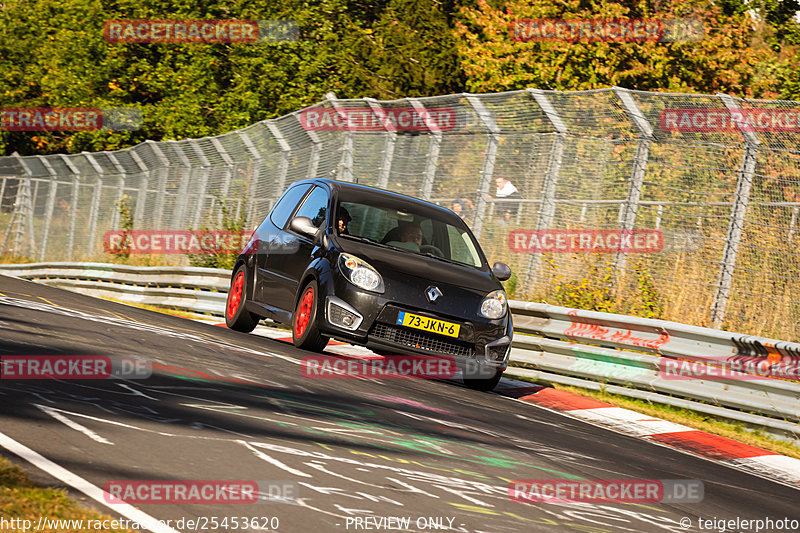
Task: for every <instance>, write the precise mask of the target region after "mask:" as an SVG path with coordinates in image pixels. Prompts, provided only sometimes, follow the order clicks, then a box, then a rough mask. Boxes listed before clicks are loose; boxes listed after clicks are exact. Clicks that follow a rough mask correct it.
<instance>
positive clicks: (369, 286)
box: [339, 254, 383, 292]
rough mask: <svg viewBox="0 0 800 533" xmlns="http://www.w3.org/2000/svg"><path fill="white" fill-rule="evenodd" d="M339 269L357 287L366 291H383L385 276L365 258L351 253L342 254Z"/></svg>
mask: <svg viewBox="0 0 800 533" xmlns="http://www.w3.org/2000/svg"><path fill="white" fill-rule="evenodd" d="M339 270H341V271H342V274H344V277H345V278H347V280H348V281H349V282H350V283H352V284H353V285H355V286H356V287H360V288H362V289H364V290H365V291H372V292H383V278H382V277H381V275H380V274H378V271H377V270H375V269H374V268H372V265H370V264H369V263H367V262H366V261H364V260H363V259H359V258H358V257H356V256H354V255H350V254H340V255H339Z"/></svg>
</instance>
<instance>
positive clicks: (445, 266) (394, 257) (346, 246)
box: [336, 238, 502, 295]
mask: <svg viewBox="0 0 800 533" xmlns="http://www.w3.org/2000/svg"><path fill="white" fill-rule="evenodd" d="M336 244H337V245H338V246H337V247H338V248H339V249H340V250H341V251H343V252H347V253H350V254H353V255H356V256H358V257H360V258H362V259H364V260H365V261H367V262H368V263H369V264H370V265H372V266H373V267H375V268H376V269H377V270H378V272H380V273H381V275H382V276H383V277H384V279H386V278H391V277H392V273H393V272H394V273H398V274H404V275H406V276H413V277H416V278H420V279H421V280H425V281H427V282H428V283H439V284H442V285H450V286H453V287H461V288H464V289H468V290H470V291H475V292H478V293H481V294H483V295H486V294H487V293H489V292H491V291H494V290H497V289H501V288H502V286H501V285H500V283H499V282H498V281H496V280H495V278H494V277H493V276H492V274H491V272H490V271H488V270H479V269H477V268H475V267H471V266H468V265H461V264H458V263H450V262H446V261H439V260H438V259H434V258H432V257H427V256H423V255H419V254H416V253H413V252H405V251H402V250H395V249H392V248H384V247H382V246H376V245H373V244H369V243H362V242H360V241H354V240H351V239H347V238H337V239H336ZM422 283H424V281H423V282H422Z"/></svg>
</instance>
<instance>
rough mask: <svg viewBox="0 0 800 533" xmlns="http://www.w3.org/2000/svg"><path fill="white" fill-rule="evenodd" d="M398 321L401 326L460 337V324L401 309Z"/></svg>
mask: <svg viewBox="0 0 800 533" xmlns="http://www.w3.org/2000/svg"><path fill="white" fill-rule="evenodd" d="M397 323H398V324H399V325H401V326H406V327H409V328H414V329H421V330H423V331H430V332H431V333H437V334H439V335H447V336H448V337H458V331H459V330H460V329H461V325H459V324H454V323H452V322H445V321H444V320H436V319H435V318H428V317H426V316H419V315H415V314H412V313H406V312H405V311H400V312H399V313H398V314H397Z"/></svg>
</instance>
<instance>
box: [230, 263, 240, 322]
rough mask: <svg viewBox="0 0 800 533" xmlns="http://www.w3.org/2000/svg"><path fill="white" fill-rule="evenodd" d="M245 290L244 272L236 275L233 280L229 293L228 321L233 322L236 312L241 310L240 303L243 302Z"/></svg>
mask: <svg viewBox="0 0 800 533" xmlns="http://www.w3.org/2000/svg"><path fill="white" fill-rule="evenodd" d="M243 288H244V271H242V272H239V273H238V274H236V277H235V278H233V284H232V285H231V290H230V292H229V293H228V311H227V313H228V319H229V320H233V316H234V315H235V314H236V310H237V309H239V303H241V301H242V289H243Z"/></svg>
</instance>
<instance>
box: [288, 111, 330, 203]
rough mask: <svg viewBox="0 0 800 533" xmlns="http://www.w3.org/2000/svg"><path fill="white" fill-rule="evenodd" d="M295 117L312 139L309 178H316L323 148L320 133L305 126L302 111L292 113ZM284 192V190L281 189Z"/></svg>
mask: <svg viewBox="0 0 800 533" xmlns="http://www.w3.org/2000/svg"><path fill="white" fill-rule="evenodd" d="M292 115H293V116H294V118H296V119H297V122H298V123H299V124H300V127H301V128H302V129H303V131H304V132H306V135H308V138H309V140H310V141H311V154H309V156H308V171H307V173H308V175H307V176H306V177H307V178H316V177H317V169H318V168H319V152H320V150H321V148H320V147H321V146H322V141H320V140H319V134H317V132H316V131H313V130H309V129H307V128H305V127H304V126H303V121H302V120H301V119H300V113H292ZM280 192H283V191H280Z"/></svg>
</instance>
